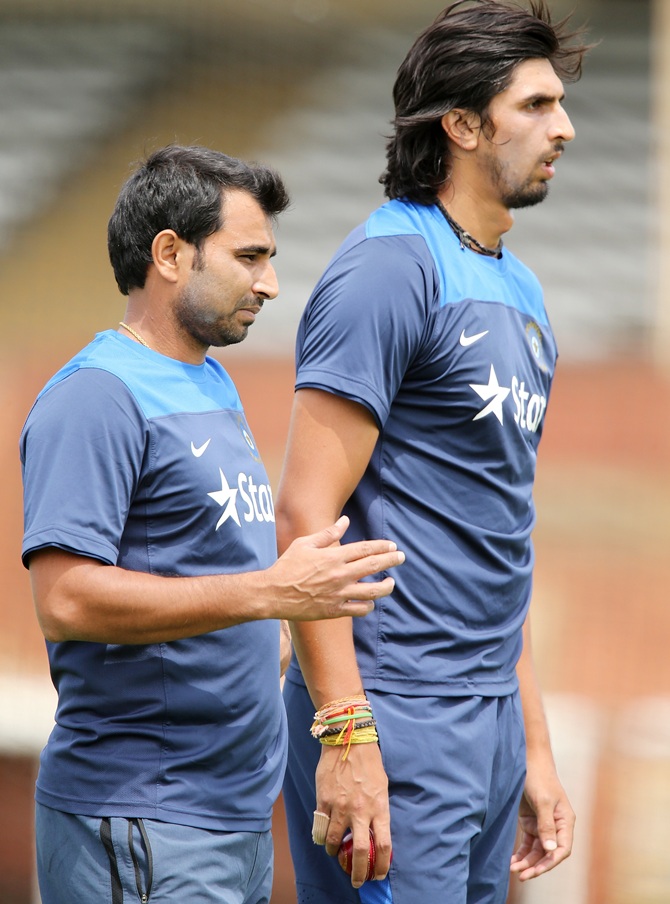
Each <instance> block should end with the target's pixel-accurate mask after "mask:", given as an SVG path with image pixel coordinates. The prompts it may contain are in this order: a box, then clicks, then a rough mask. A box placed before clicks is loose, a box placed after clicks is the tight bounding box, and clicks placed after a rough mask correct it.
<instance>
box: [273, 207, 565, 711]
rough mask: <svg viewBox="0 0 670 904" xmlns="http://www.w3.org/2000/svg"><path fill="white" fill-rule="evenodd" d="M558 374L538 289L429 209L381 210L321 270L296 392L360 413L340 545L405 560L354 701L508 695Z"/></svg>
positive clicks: (305, 322)
mask: <svg viewBox="0 0 670 904" xmlns="http://www.w3.org/2000/svg"><path fill="white" fill-rule="evenodd" d="M555 361H556V347H555V343H554V339H553V335H552V332H551V329H550V326H549V323H548V320H547V316H546V313H545V309H544V304H543V298H542V290H541V288H540V285H539V283H538V281H537V279H536V278H535V276H534V275H533V274H532V273H531V272H530V270H528V268H526V267H525V266H524V265H523V264H521V263H520V262H519V261H518V260H517V259H516V258H515V257H514V255H512V254H511V253H510V252H509V251H507V250H506V249H505V250H504V252H503V254H502V257H501V258H500V259H496V258H489V257H484V256H482V255H479V254H476V253H473V252H472V251H470V250H468V249H466V248H463V247H462V246H461V244H460V242H459V240H458V239H457V237H456V236H455V234H454V233H453V232H452V230H451V228H450V227H449V225H448V224H447V222H446V221H445V219H444V217H443V215H442V214H441V213H440V211H439V209H438V208H437V207H435V206H423V205H420V204H413V203H409V202H406V201H398V200H396V201H391V202H389V203H387V204H385V205H383V206H382V207H381V208H379V209H378V210H377V211H376V212H375V213H373V214H372V216H371V217H370V218H369V219H368V221H367V222H366V223H365V224H364V225H363V226H360V227H359V228H357V229H356V230H354V232H353V233H352V234H351V235H350V236H349V237H348V238H347V239H346V241H345V242H344V244H343V245H342V247H341V248H340V249H339V251H338V252H337V254H336V255H335V257H334V258H333V260H332V261H331V263H330V264H329V266H328V267H327V269H326V271H325V273H324V275H323V277H322V278H321V280H320V282H319V283H318V285H317V287H316V288H315V290H314V293H313V295H312V297H311V299H310V301H309V303H308V305H307V307H306V309H305V312H304V314H303V317H302V320H301V323H300V328H299V332H298V342H297V356H296V365H297V380H296V386H297V388H303V387H311V388H317V389H322V390H326V391H328V392H332V393H336V394H338V395H340V396H343V397H345V398H347V399H351V400H353V401H355V402H358V403H360V404H362V405H364V406H365V407H366V408H368V409H369V410H370V411H371V412H372V414H373V415H374V417H375V420H376V422H377V424H378V426H379V431H380V433H379V439H378V442H377V444H376V447H375V449H374V453H373V455H372V458H371V460H370V463H369V465H368V467H367V470H366V471H365V474H364V476H363V478H362V480H361V482H360V484H359V486H358V487H357V489H356V490H355V492H354V494H353V495H352V497H351V499H350V500H349V501H348V503H347V505H346V507H345V512H346V513H347V514H348V515H349V516H350V518H351V527H350V529H349V531H348V533H347V536H346V537H345V540H352V539H359V538H363V537H386V538H388V539H392V540H394V541H395V542H396V543H397V544H398V547H399V548H400V549H402V550H404V552H405V553H406V556H407V558H406V562H405V564H404V565H402V566H401V567H400V568H397V569H394V570H393V577H394V579H395V582H396V586H395V591H394V593H393V594H392V595H391V596H390V597H388V598H385V599H381V600H379V601H378V602H377V603H376V605H375V610H374V612H373V613H371V614H370V615H368V616H366V617H365V618H361V619H355V620H354V633H355V640H356V646H357V653H358V661H359V666H360V669H361V673H362V677H363V681H364V684H365V686H366V687H367V688H370V689H377V690H380V691H389V692H393V693H404V694H410V695H411V694H429V695H440V694H485V695H497V694H505V693H509V692H510V691H512V690H514V689H515V687H516V675H515V666H516V662H517V660H518V657H519V654H520V651H521V628H522V625H523V622H524V620H525V617H526V613H527V609H528V605H529V602H530V596H531V578H532V567H533V548H532V542H531V530H532V528H533V524H534V521H535V512H534V506H533V499H532V487H533V479H534V474H535V462H536V454H537V446H538V443H539V440H540V435H541V432H542V424H543V420H544V415H545V410H546V406H547V400H548V397H549V389H550V385H551V379H552V376H553V371H554V365H555ZM291 676H292V678H293V679H294V680H295V679H296V678H298V680H299V674H298V670H297V663H296V662H295V661H294V662H293V663H292V665H291Z"/></svg>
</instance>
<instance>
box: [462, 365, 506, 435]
mask: <svg viewBox="0 0 670 904" xmlns="http://www.w3.org/2000/svg"><path fill="white" fill-rule="evenodd" d="M470 389H474V391H475V392H476V393H477V395H478V396H479V397H480V399H482V400H483V401H484V402H488V404H487V405H485V406H484V407H483V408H482V410H481V411H480V412H479V413H478V414H476V415H475V416H474V417H473V419H472V420H473V421H478V420H480V419H481V418H483V417H486V416H487V415H488V414H493V415H494V416H495V417H497V418H498V420H499V421H500V423H501V424H502V422H503V408H502V405H503V402H504V401H505V399H506V398H507V396H508V395H509V394H510V392H511V387H509V386H501V385H500V383H499V382H498V377H497V375H496V372H495V368H494V367H493V365H491V370H490V372H489V381H488V383H470Z"/></svg>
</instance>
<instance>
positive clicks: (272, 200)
mask: <svg viewBox="0 0 670 904" xmlns="http://www.w3.org/2000/svg"><path fill="white" fill-rule="evenodd" d="M226 189H238V190H240V189H241V190H242V191H246V192H248V193H249V194H250V195H251V196H252V197H253V198H255V199H256V201H258V203H259V204H260V206H261V208H262V209H263V211H264V212H265V213H266V214H267V215H268V216H270V217H273V218H274V217H276V216H277V215H278V214H280V213H281V212H282V211H284V210H286V208H287V207H288V204H289V198H288V194H287V192H286V189H285V188H284V184H283V182H282V180H281V178H280V176H279V174H278V173H276V172H275V171H274V170H272V169H269V168H268V167H266V166H262V165H260V164H248V163H245V162H244V161H242V160H238V159H236V158H235V157H228V156H227V155H226V154H222V153H221V152H220V151H212V150H210V149H209V148H204V147H182V146H180V145H170V146H168V147H165V148H161V149H160V150H158V151H155V152H154V153H153V154H151V156H150V157H148V158H147V160H146V161H145V162H144V163H143V164H141V165H140V167H139V168H138V169H137V170H136V171H135V172H134V173H133V175H132V176H131V177H130V178H129V179H128V181H127V182H126V183H125V185H124V186H123V188H122V189H121V192H120V194H119V197H118V199H117V202H116V206H115V208H114V212H113V213H112V216H111V218H110V220H109V224H108V227H107V249H108V251H109V259H110V261H111V264H112V267H113V268H114V276H115V277H116V282H117V284H118V286H119V289H120V290H121V292H122V294H123V295H127V294H128V292H129V291H130V289H132V288H138V289H141V288H143V286H144V284H145V281H146V276H147V268H148V266H149V264H150V263H151V260H152V258H151V245H152V243H153V240H154V238H155V236H156V235H157V234H158V233H159V232H161V230H163V229H174V231H175V232H176V233H177V235H178V236H179V237H180V238H181V239H184V241H186V242H189V243H190V244H192V245H195V247H196V248H198V249H200V248H201V247H202V243H203V241H204V240H205V238H207V236H208V235H211V234H212V233H213V232H216V231H217V230H218V229H220V228H221V227H222V226H223V211H222V205H223V196H222V192H223V191H225V190H226Z"/></svg>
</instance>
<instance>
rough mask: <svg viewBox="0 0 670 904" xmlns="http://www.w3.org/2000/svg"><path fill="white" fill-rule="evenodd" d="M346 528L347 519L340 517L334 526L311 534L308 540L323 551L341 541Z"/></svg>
mask: <svg viewBox="0 0 670 904" xmlns="http://www.w3.org/2000/svg"><path fill="white" fill-rule="evenodd" d="M348 527H349V519H348V518H347V516H346V515H341V516H340V517H339V518H338V519H337V521H336V522H335V524H330V525H328V527H324V528H323V530H320V531H318V532H317V533H316V534H312V536H311V537H310V538H309V539H310V540H311V542H312V545H314V546H317V547H319V548H320V549H324V548H325V547H327V546H332V545H333V543H337V542H338V541H339V540H341V539H342V537H343V536H344V534H345V532H346V530H347V528H348Z"/></svg>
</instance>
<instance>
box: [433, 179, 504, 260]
mask: <svg viewBox="0 0 670 904" xmlns="http://www.w3.org/2000/svg"><path fill="white" fill-rule="evenodd" d="M453 176H454V177H453V178H452V179H451V181H450V182H449V183H448V184H447V185H446V186H445V187H444V189H443V190H442V191H441V192H439V194H438V200H439V201H440V202H441V203H442V205H443V206H444V208H445V209H446V210H447V212H448V214H449V216H450V217H451V218H452V219H453V220H454V221H455V222H456V223H457V224H458V225H459V226H460V227H461V229H463V230H464V231H465V232H467V233H468V234H469V235H470V236H472V238H474V239H475V240H476V241H477V242H478V243H479V244H480V245H483V246H484V247H485V248H489V249H495V248H497V247H498V245H499V243H500V241H501V239H502V237H503V235H504V234H505V233H506V232H508V231H509V230H510V229H511V228H512V226H513V224H514V217H513V215H512V213H511V211H510V210H509V209H508V208H507V207H505V206H504V205H503V204H501V203H500V201H499V200H498V199H497V198H496V197H494V195H493V193H492V192H491V190H490V189H489V188H487V189H486V190H485V189H483V188H482V187H481V186H480V185H479V184H477V183H473V181H472V180H471V179H469V180H467V179H464V178H456V176H457V174H456V173H454V174H453Z"/></svg>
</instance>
